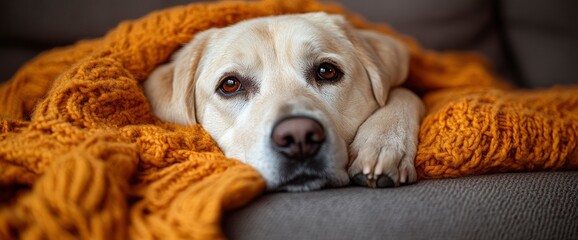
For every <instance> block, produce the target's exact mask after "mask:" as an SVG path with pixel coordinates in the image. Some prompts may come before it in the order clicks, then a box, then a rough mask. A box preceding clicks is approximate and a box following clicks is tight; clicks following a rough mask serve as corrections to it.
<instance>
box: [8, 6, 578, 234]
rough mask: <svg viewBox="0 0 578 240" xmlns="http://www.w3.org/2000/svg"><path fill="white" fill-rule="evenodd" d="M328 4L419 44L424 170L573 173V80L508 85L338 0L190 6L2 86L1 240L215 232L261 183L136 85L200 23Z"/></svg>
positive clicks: (432, 174) (53, 54)
mask: <svg viewBox="0 0 578 240" xmlns="http://www.w3.org/2000/svg"><path fill="white" fill-rule="evenodd" d="M315 11H325V12H328V13H335V14H343V15H344V16H346V18H347V19H348V20H350V21H351V22H352V24H353V25H354V26H355V27H357V28H363V29H372V30H376V31H380V32H382V33H384V34H389V35H392V36H393V37H395V38H397V39H399V40H401V41H402V42H403V43H405V44H406V45H407V46H408V47H409V48H410V50H411V61H410V74H409V78H408V82H407V84H406V85H407V86H408V87H409V88H411V89H413V90H414V91H416V92H418V93H420V94H421V95H422V96H423V99H424V102H425V103H426V105H427V107H428V114H427V116H426V118H425V119H424V121H423V123H422V125H421V129H420V135H419V139H420V143H419V147H418V155H417V158H416V168H417V170H418V174H419V177H420V178H421V179H425V178H440V177H460V176H467V175H473V174H484V173H497V172H510V171H535V170H575V169H578V147H577V145H578V88H577V87H565V88H554V89H548V90H519V89H513V88H511V87H509V86H507V84H505V83H504V82H502V81H500V80H499V79H498V78H497V77H496V76H495V75H494V74H493V73H492V72H491V71H490V70H489V68H488V67H487V64H485V62H484V60H483V59H482V58H480V57H478V56H477V55H475V54H470V53H438V52H433V51H428V50H425V49H422V48H421V47H420V46H419V44H418V43H416V42H415V41H413V40H412V39H411V38H408V37H406V36H403V35H401V34H398V33H396V32H395V31H393V30H392V29H390V28H388V27H387V26H385V25H381V24H371V23H368V22H366V21H365V20H363V19H362V18H361V17H359V16H356V15H354V14H351V13H348V12H346V11H345V10H344V9H342V8H341V7H340V6H338V5H335V4H329V3H318V2H315V1H313V0H295V1H282V0H263V1H258V2H217V3H206V4H191V5H188V6H180V7H174V8H170V9H166V10H162V11H157V12H153V13H151V14H149V15H147V16H145V17H143V18H141V19H138V20H134V21H127V22H123V23H121V24H120V25H119V26H118V27H116V28H115V29H113V30H112V31H110V32H109V33H107V34H106V35H105V36H103V37H102V38H99V39H93V40H86V41H81V42H79V43H77V44H75V45H72V46H69V47H63V48H57V49H54V50H50V51H48V52H45V53H43V54H41V55H39V56H38V57H36V58H35V59H33V60H32V61H30V62H29V63H27V64H26V65H24V66H23V67H22V68H21V69H20V70H19V71H18V72H17V73H16V74H15V75H14V77H13V78H12V79H11V80H10V81H9V82H7V83H6V84H4V85H2V86H1V87H0V191H2V192H6V193H9V194H2V195H0V196H2V197H3V198H2V199H1V200H0V239H13V238H27V239H28V238H50V239H55V238H56V239H77V238H90V239H127V238H134V239H161V238H162V239H182V238H186V239H214V238H224V236H223V234H222V232H221V229H220V218H221V215H222V213H223V212H224V211H226V210H230V209H234V208H236V207H239V206H242V205H244V204H246V203H248V202H249V201H251V200H252V199H254V198H255V197H257V196H258V195H259V194H261V193H262V192H263V190H264V188H265V183H264V181H263V179H262V178H261V177H260V175H259V174H258V173H257V172H256V171H255V170H253V169H252V168H250V167H249V166H246V165H244V164H242V163H240V162H239V161H237V160H235V159H228V158H226V157H225V156H224V155H223V154H222V152H221V151H220V150H219V148H218V147H217V146H216V144H215V143H214V141H213V140H212V139H211V138H210V136H209V135H208V134H207V133H206V132H205V131H204V130H203V129H202V127H201V126H178V125H174V124H170V123H164V122H161V121H160V120H158V119H157V118H156V117H155V116H154V115H153V114H152V113H151V111H150V106H149V104H148V101H147V99H146V98H145V96H144V94H143V93H142V90H141V87H140V83H141V82H142V81H144V80H145V79H146V78H147V76H148V74H149V73H150V72H151V71H152V70H153V69H154V68H155V67H156V66H158V65H159V64H162V63H164V62H166V61H167V60H168V58H169V56H170V55H171V54H172V53H173V52H174V51H175V50H177V49H178V48H179V47H180V46H182V45H183V44H185V43H187V42H188V41H190V39H191V38H192V37H193V36H194V35H195V34H197V33H198V32H200V31H203V30H206V29H209V28H212V27H224V26H228V25H231V24H234V23H236V22H239V21H242V20H245V19H250V18H255V17H261V16H270V15H279V14H292V13H304V12H315Z"/></svg>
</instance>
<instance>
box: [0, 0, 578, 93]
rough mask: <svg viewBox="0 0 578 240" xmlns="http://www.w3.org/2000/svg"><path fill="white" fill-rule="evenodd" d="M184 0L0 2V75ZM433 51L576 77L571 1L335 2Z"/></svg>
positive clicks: (527, 72) (574, 4)
mask: <svg viewBox="0 0 578 240" xmlns="http://www.w3.org/2000/svg"><path fill="white" fill-rule="evenodd" d="M191 2H195V1H187V0H123V1H115V0H99V1H89V0H5V1H0V81H2V80H7V79H9V78H10V77H11V76H12V75H13V74H14V72H15V71H16V70H17V69H18V67H19V66H20V65H22V64H23V63H24V62H25V61H27V60H28V59H30V58H32V57H34V56H35V55H36V54H38V53H39V52H40V51H43V50H45V49H50V48H53V47H55V46H63V45H68V44H71V43H74V42H76V41H78V40H80V39H86V38H95V37H99V36H102V35H104V34H105V33H106V32H107V31H108V30H109V29H111V28H113V27H114V26H116V25H117V24H118V23H119V22H120V21H122V20H127V19H135V18H138V17H141V16H144V15H146V14H147V13H149V12H151V11H154V10H156V9H162V8H166V7H169V6H175V5H184V4H188V3H191ZM337 2H340V3H342V4H344V5H345V6H347V7H348V8H349V9H350V10H352V11H354V12H357V13H360V14H361V15H363V16H365V17H366V18H368V19H369V20H371V21H375V22H387V23H389V24H390V25H392V26H393V27H395V28H396V29H398V30H399V31H401V32H403V33H406V34H408V35H411V36H413V37H415V38H416V39H418V40H419V41H420V42H421V43H422V44H423V45H424V46H425V47H428V48H433V49H438V50H476V51H480V52H482V53H483V54H485V55H486V56H488V58H489V59H490V60H491V62H492V63H493V64H494V67H495V68H496V69H497V70H498V72H500V73H501V74H503V75H504V76H506V77H508V78H509V79H511V81H513V82H515V83H517V84H518V85H520V86H529V87H547V86H551V85H553V84H560V83H562V84H568V83H578V81H577V79H578V67H577V66H576V62H577V61H576V60H575V58H576V56H578V47H577V45H578V1H574V0H552V1H525V0H504V1H499V0H436V1H430V0H405V1H398V0H362V1H357V0H340V1H337Z"/></svg>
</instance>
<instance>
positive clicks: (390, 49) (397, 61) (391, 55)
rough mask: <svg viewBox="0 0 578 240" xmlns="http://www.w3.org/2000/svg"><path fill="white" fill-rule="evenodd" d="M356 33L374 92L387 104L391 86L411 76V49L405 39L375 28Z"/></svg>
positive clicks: (361, 56)
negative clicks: (398, 39) (380, 31)
mask: <svg viewBox="0 0 578 240" xmlns="http://www.w3.org/2000/svg"><path fill="white" fill-rule="evenodd" d="M354 32H356V33H357V34H355V35H356V36H355V37H357V38H358V39H356V40H358V42H357V43H355V41H353V42H354V45H356V48H357V50H358V51H359V53H360V59H361V62H362V63H363V64H364V65H365V69H366V70H367V73H368V75H369V78H370V79H371V88H372V89H373V95H374V97H375V99H376V100H377V102H378V103H379V105H380V106H384V105H385V104H386V103H387V97H388V93H389V90H390V88H392V87H395V86H399V85H401V84H402V83H403V82H404V81H405V80H406V78H407V74H408V69H409V57H410V56H409V50H408V49H407V47H406V46H405V45H403V44H402V43H401V42H399V41H397V40H395V39H393V38H391V37H389V36H386V35H384V34H381V33H378V32H375V31H369V30H354Z"/></svg>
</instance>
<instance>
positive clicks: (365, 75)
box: [144, 13, 424, 191]
mask: <svg viewBox="0 0 578 240" xmlns="http://www.w3.org/2000/svg"><path fill="white" fill-rule="evenodd" d="M323 62H331V63H334V64H335V65H336V66H337V67H338V68H339V69H340V70H341V71H342V72H343V77H342V78H341V80H339V81H338V82H336V83H324V82H318V81H315V78H314V77H312V76H311V74H310V71H309V70H310V68H312V67H313V68H315V67H316V66H319V64H321V63H323ZM408 64H409V52H408V50H407V49H406V48H405V47H404V45H402V44H401V43H399V42H397V41H396V40H394V39H392V38H390V37H388V36H385V35H382V34H379V33H376V32H372V31H366V30H357V29H354V28H352V27H351V26H350V25H349V24H348V23H347V22H346V20H345V19H344V18H343V17H341V16H337V15H328V14H325V13H309V14H300V15H284V16H276V17H266V18H258V19H252V20H248V21H244V22H240V23H238V24H235V25H233V26H230V27H226V28H221V29H210V30H207V31H204V32H202V33H199V34H197V35H196V36H195V38H194V39H193V40H192V41H191V42H190V43H189V44H187V45H185V46H184V47H183V48H182V49H181V50H180V51H179V52H178V53H176V54H175V55H174V58H173V61H172V62H170V63H168V64H166V65H163V66H160V67H158V68H157V69H156V70H155V71H154V72H153V73H152V74H151V75H150V77H149V79H148V80H147V81H146V82H145V84H144V90H145V93H146V95H147V97H148V98H149V101H150V102H151V105H152V108H153V110H154V112H155V114H157V116H158V117H159V118H160V119H162V120H165V121H170V122H174V123H177V124H183V125H188V124H195V123H200V124H201V125H202V126H203V127H204V128H205V129H206V130H207V131H208V132H209V134H210V135H211V136H212V137H213V138H214V139H215V140H216V142H217V143H218V145H219V146H220V148H221V149H222V150H223V152H224V153H225V154H226V156H228V157H231V158H236V159H239V160H241V161H243V162H245V163H247V164H249V165H251V166H252V167H254V168H255V169H257V170H258V171H259V172H260V173H261V175H262V176H263V177H264V179H265V180H266V183H267V187H268V189H269V190H278V189H284V190H289V191H306V190H313V189H318V188H321V187H324V186H343V185H346V184H348V183H349V179H350V178H349V177H353V176H355V175H357V174H359V173H363V174H364V175H365V177H366V180H367V181H368V184H367V185H369V186H372V182H375V179H377V177H378V176H380V175H383V174H386V175H387V176H389V177H390V178H391V179H392V180H393V182H394V183H395V185H396V186H397V185H399V184H400V183H411V182H414V181H416V172H415V169H414V164H413V161H414V158H415V155H416V148H417V132H418V128H419V121H420V119H421V117H422V115H423V113H424V107H423V104H422V103H421V101H420V99H419V98H418V97H417V96H416V95H415V94H413V93H411V92H410V91H408V90H406V89H403V88H400V87H399V85H400V84H402V83H403V81H404V80H405V79H406V76H407V72H408ZM230 75H234V76H237V77H240V78H242V79H243V81H242V84H243V87H244V92H243V93H242V94H239V95H236V96H233V97H224V96H223V95H222V94H220V92H219V91H218V87H219V83H220V82H221V81H222V80H223V78H225V77H227V76H230ZM289 116H307V117H311V118H313V119H316V120H317V121H319V122H320V123H321V124H322V125H323V127H324V128H325V132H326V135H327V136H326V139H327V142H326V143H324V144H323V146H322V147H321V149H320V150H319V151H320V155H321V157H320V158H319V159H318V161H320V162H321V163H319V164H321V165H322V166H323V168H322V170H319V169H314V170H312V169H310V168H308V167H306V166H295V167H293V168H292V169H290V171H289V170H287V169H284V168H283V167H282V166H281V165H283V163H282V162H283V161H284V160H283V159H282V157H281V156H280V155H279V154H278V153H277V152H275V151H274V150H273V149H272V148H271V143H270V141H271V131H272V128H273V126H274V124H275V123H276V122H277V121H279V120H280V119H283V118H286V117H289ZM303 176H306V177H307V180H306V181H305V180H304V181H298V179H299V178H302V177H303Z"/></svg>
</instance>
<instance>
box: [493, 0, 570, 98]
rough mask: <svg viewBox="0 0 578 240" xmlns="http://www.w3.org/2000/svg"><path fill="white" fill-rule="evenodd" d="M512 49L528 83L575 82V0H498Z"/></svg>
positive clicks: (538, 85) (531, 84) (541, 85)
mask: <svg viewBox="0 0 578 240" xmlns="http://www.w3.org/2000/svg"><path fill="white" fill-rule="evenodd" d="M502 4H503V19H504V25H505V27H506V29H507V31H506V33H507V34H506V37H507V38H508V39H509V43H510V46H511V48H512V53H513V54H514V58H515V60H516V62H517V64H518V67H519V69H520V70H521V71H520V72H521V73H522V74H523V76H522V77H523V79H524V82H525V83H526V85H527V86H531V87H548V86H551V85H554V84H578V64H577V62H578V1H575V0H550V1H526V0H510V1H502Z"/></svg>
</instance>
